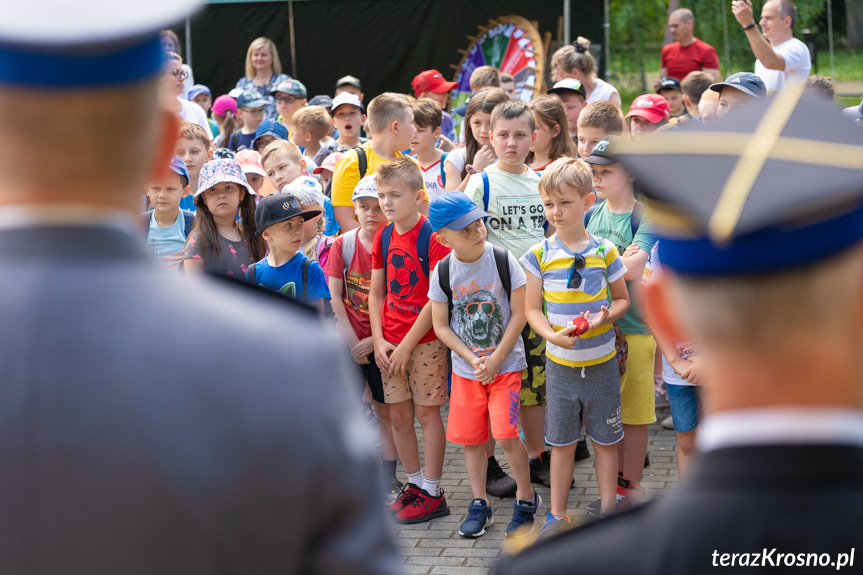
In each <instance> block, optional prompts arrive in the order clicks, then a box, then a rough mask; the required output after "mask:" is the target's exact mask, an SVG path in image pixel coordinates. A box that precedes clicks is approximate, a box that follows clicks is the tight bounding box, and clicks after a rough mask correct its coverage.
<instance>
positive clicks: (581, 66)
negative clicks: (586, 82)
mask: <svg viewBox="0 0 863 575" xmlns="http://www.w3.org/2000/svg"><path fill="white" fill-rule="evenodd" d="M555 68H560V69H561V70H563V71H564V72H566V73H572V71H573V70H578V71H579V72H581V73H582V74H584V75H585V76H586V77H587V78H592V77H593V76H595V75H596V61H595V60H594V59H593V54H591V53H590V40H588V39H587V38H584V37H583V36H579V37H578V39H577V40H576V41H575V42H573V43H572V44H571V45H569V46H564V47H563V48H561V49H560V50H558V51H557V52H555V53H554V56H552V57H551V69H552V70H554V69H555Z"/></svg>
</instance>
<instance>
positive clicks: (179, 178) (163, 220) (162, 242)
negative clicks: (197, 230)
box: [142, 157, 195, 270]
mask: <svg viewBox="0 0 863 575" xmlns="http://www.w3.org/2000/svg"><path fill="white" fill-rule="evenodd" d="M170 168H171V171H170V172H168V173H167V174H165V176H164V177H161V178H156V179H153V180H151V181H149V182H147V183H146V184H144V193H145V194H147V199H148V200H149V202H150V205H151V206H153V209H152V210H150V211H148V212H145V213H143V214H142V216H143V218H144V221H145V222H146V225H147V246H149V248H150V249H151V250H152V251H153V254H154V255H155V256H156V257H157V258H159V259H161V260H162V261H163V262H164V263H165V265H167V266H168V267H169V268H170V269H172V270H177V269H178V268H179V266H180V262H181V261H183V247H184V246H185V245H186V237H187V236H188V235H189V232H190V231H192V224H193V223H194V222H195V214H194V212H190V211H188V210H182V209H180V200H182V199H183V198H185V197H186V196H188V195H189V191H190V190H191V186H190V185H189V173H188V172H187V171H186V165H185V164H184V163H183V160H181V159H180V158H173V157H172V158H171V162H170Z"/></svg>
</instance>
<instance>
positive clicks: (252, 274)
mask: <svg viewBox="0 0 863 575" xmlns="http://www.w3.org/2000/svg"><path fill="white" fill-rule="evenodd" d="M311 263H312V259H311V258H306V261H304V262H303V300H302V301H303V302H304V303H308V301H309V266H310V265H311ZM257 266H258V264H257V263H254V264H252V265H250V266H249V269H248V271H247V272H246V281H247V282H249V283H250V284H252V285H258V271H257V269H256V268H257Z"/></svg>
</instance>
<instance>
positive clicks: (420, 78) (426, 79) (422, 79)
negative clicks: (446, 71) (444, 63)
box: [411, 70, 458, 97]
mask: <svg viewBox="0 0 863 575" xmlns="http://www.w3.org/2000/svg"><path fill="white" fill-rule="evenodd" d="M411 86H413V89H414V96H416V97H419V95H420V94H422V93H424V92H434V93H436V94H441V93H443V92H449V91H450V90H453V89H455V88H456V86H458V82H447V81H446V80H444V78H443V75H442V74H441V73H440V72H438V71H437V70H426V71H425V72H420V73H419V74H417V76H416V77H415V78H414V79H413V81H412V82H411Z"/></svg>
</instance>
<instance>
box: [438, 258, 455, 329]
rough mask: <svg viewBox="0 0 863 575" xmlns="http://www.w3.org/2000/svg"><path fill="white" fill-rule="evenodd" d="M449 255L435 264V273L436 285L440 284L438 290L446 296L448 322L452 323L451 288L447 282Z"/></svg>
mask: <svg viewBox="0 0 863 575" xmlns="http://www.w3.org/2000/svg"><path fill="white" fill-rule="evenodd" d="M451 255H452V252H450V253H448V254H447V255H446V256H444V258H443V259H442V260H441V261H439V262H438V264H437V273H438V276H437V279H438V283H439V284H440V289H441V290H442V291H443V293H444V294H445V295H446V299H447V306H448V307H449V320H450V321H452V310H453V305H452V286H450V283H449V281H450V280H449V262H450V256H451Z"/></svg>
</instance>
